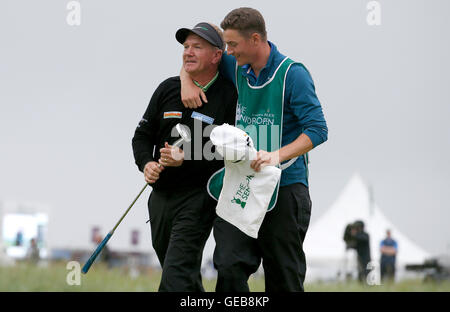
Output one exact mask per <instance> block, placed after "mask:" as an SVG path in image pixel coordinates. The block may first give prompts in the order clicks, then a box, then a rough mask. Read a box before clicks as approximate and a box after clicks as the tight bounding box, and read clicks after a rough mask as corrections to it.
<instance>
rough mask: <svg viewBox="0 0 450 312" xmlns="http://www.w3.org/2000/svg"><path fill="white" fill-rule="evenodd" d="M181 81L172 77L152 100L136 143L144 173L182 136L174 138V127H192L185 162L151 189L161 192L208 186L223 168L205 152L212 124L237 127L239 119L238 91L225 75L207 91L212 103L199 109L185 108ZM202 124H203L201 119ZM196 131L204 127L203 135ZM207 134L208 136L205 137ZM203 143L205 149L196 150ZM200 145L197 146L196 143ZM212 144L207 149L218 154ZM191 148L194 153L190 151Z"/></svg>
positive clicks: (166, 172)
mask: <svg viewBox="0 0 450 312" xmlns="http://www.w3.org/2000/svg"><path fill="white" fill-rule="evenodd" d="M180 88H181V82H180V78H179V77H172V78H169V79H167V80H165V81H164V82H162V83H161V84H160V85H159V87H158V88H157V89H156V91H155V92H154V93H153V96H152V98H151V100H150V103H149V105H148V107H147V110H146V111H145V114H144V116H143V117H142V119H141V121H140V122H139V125H138V127H137V128H136V131H135V133H134V137H133V140H132V145H133V153H134V158H135V162H136V165H137V166H138V168H139V170H140V171H143V170H144V167H145V165H146V164H147V163H148V162H149V161H158V160H159V158H160V152H159V150H160V149H161V148H162V147H164V143H165V142H168V143H169V144H170V145H172V144H173V143H174V142H175V141H176V140H178V139H179V136H177V137H173V136H172V135H171V134H172V133H173V131H175V130H173V128H174V127H175V125H176V124H178V123H181V124H184V125H186V126H188V127H189V129H190V132H191V139H192V140H191V143H190V144H191V145H190V148H188V149H186V148H185V149H184V151H185V160H184V161H183V164H182V165H181V166H180V167H166V168H164V170H163V171H162V172H161V174H160V176H159V179H158V180H157V181H156V182H155V183H154V184H151V186H152V187H153V188H154V189H155V190H157V189H169V188H172V189H176V188H186V187H196V186H206V183H207V182H208V179H209V178H210V176H211V175H212V174H213V173H214V172H215V171H217V170H219V169H220V168H221V167H223V160H218V159H217V153H215V155H216V157H215V158H214V160H208V159H206V158H205V155H204V153H202V151H203V148H204V147H205V144H207V142H208V141H210V140H209V134H210V131H206V132H205V128H206V127H208V126H209V127H208V129H211V128H212V127H211V126H210V124H212V125H221V124H223V123H228V124H230V125H234V122H235V117H236V103H237V92H236V88H235V86H234V85H233V84H232V83H231V82H230V81H228V80H227V79H225V78H224V77H223V76H222V75H221V74H219V76H218V77H217V80H216V81H215V82H214V83H213V84H212V85H211V86H210V87H209V89H208V90H207V91H206V93H205V94H206V97H207V98H208V103H203V104H202V106H201V107H199V108H197V109H189V108H185V107H184V106H183V103H182V102H181V94H180ZM199 119H200V120H201V121H200V120H199ZM194 128H196V129H199V128H201V134H200V133H199V132H198V131H196V132H194ZM204 133H205V134H206V135H204ZM199 140H201V150H200V149H198V148H197V149H195V148H194V146H199ZM195 142H197V144H196V143H195ZM210 146H212V144H211V142H209V143H208V146H207V148H206V149H208V150H212V151H213V152H214V147H210ZM189 149H190V153H188V152H189Z"/></svg>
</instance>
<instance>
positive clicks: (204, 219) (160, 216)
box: [148, 187, 216, 291]
mask: <svg viewBox="0 0 450 312" xmlns="http://www.w3.org/2000/svg"><path fill="white" fill-rule="evenodd" d="M215 207H216V201H214V200H213V199H212V198H211V197H210V196H209V195H208V193H207V191H206V188H205V187H198V188H191V189H184V190H176V191H174V190H171V191H162V190H153V191H152V193H151V194H150V198H149V200H148V209H149V215H150V226H151V232H152V244H153V248H154V249H155V251H156V254H157V256H158V259H159V262H160V264H161V267H162V277H161V283H160V285H159V291H204V289H203V285H202V278H201V274H200V268H201V261H202V254H203V248H204V246H205V243H206V240H207V239H208V237H209V234H210V233H211V228H212V225H213V221H214V218H215V216H216V212H215Z"/></svg>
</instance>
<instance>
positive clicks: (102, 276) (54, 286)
mask: <svg viewBox="0 0 450 312" xmlns="http://www.w3.org/2000/svg"><path fill="white" fill-rule="evenodd" d="M70 272H71V271H70V270H68V269H66V264H65V263H56V264H52V265H48V266H45V267H44V266H35V265H31V264H26V263H20V264H17V265H15V266H10V267H0V291H2V292H5V291H18V292H22V291H38V292H41V291H44V292H47V291H55V292H61V291H64V292H71V291H86V292H90V291H100V292H103V291H107V292H109V291H120V292H122V291H123V292H129V291H131V292H152V291H157V289H158V285H159V280H160V277H161V273H160V271H159V270H147V271H145V272H141V274H140V275H139V276H132V275H131V274H130V272H129V271H127V270H126V269H116V268H115V269H110V270H108V269H107V268H106V267H105V266H103V265H101V264H99V263H96V264H95V265H94V266H93V267H92V268H91V270H90V271H89V273H88V274H87V275H81V279H80V285H72V286H71V285H69V284H68V283H67V275H68V273H70ZM72 276H73V275H70V276H69V277H72ZM69 280H73V279H70V278H69ZM215 283H216V281H215V280H204V283H203V284H204V287H205V290H206V291H214V287H215ZM249 285H250V289H251V290H252V291H264V279H263V278H253V277H251V278H250V280H249ZM305 290H306V291H309V292H329V291H333V292H354V291H357V292H361V291H362V292H367V291H388V292H391V291H393V292H405V291H407V292H415V291H423V292H435V291H446V292H449V291H450V282H445V283H423V282H422V281H420V280H410V281H403V282H399V283H395V284H390V285H382V286H361V285H360V284H358V283H356V282H350V283H332V284H330V283H327V284H321V283H315V284H306V285H305Z"/></svg>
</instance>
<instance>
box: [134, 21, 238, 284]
mask: <svg viewBox="0 0 450 312" xmlns="http://www.w3.org/2000/svg"><path fill="white" fill-rule="evenodd" d="M176 39H177V40H178V42H180V43H181V44H183V46H184V52H183V68H184V69H185V71H186V72H187V73H188V74H189V75H190V77H191V79H192V80H193V82H194V83H195V84H196V85H198V86H199V87H200V88H202V90H203V91H204V92H205V93H206V94H207V96H208V103H206V104H205V105H203V106H202V107H200V108H196V109H189V108H185V107H184V105H183V103H182V102H181V95H180V88H181V84H180V79H179V77H172V78H169V79H167V80H165V81H164V82H162V83H161V84H160V85H159V87H158V88H157V89H156V91H155V92H154V94H153V96H152V98H151V100H150V104H149V105H148V107H147V110H146V112H145V114H144V116H143V118H142V119H141V121H140V122H139V125H138V127H137V128H136V131H135V134H134V137H133V152H134V157H135V161H136V164H137V166H138V168H139V170H140V171H142V172H143V173H144V177H145V180H146V182H147V183H149V184H150V185H151V186H152V187H153V191H152V193H151V195H150V198H149V201H148V209H149V215H150V225H151V232H152V243H153V247H154V249H155V251H156V253H157V255H158V259H159V261H160V263H161V266H162V269H163V272H162V277H161V283H160V286H159V291H204V289H203V286H202V280H201V274H200V267H201V260H202V253H203V248H204V245H205V243H206V240H207V239H208V237H209V234H210V232H211V228H212V224H213V221H214V218H215V216H216V214H215V206H216V202H215V201H214V200H213V199H212V198H211V197H210V196H209V195H208V193H207V189H206V184H207V182H208V179H209V177H210V176H211V175H212V173H214V172H215V171H217V170H219V169H220V168H221V167H223V161H221V160H217V157H214V159H212V160H211V156H213V155H214V154H213V151H211V147H210V146H209V148H208V146H206V144H210V143H208V141H209V133H207V132H208V130H209V131H211V130H212V127H211V126H212V125H213V124H214V125H220V124H223V123H228V124H234V119H235V111H236V102H237V94H236V91H235V88H234V86H233V84H232V83H231V82H230V81H228V80H226V79H224V78H223V77H222V76H221V75H220V74H219V72H218V65H219V63H220V60H221V57H222V52H223V49H224V43H223V39H222V34H221V31H220V29H219V28H218V27H217V26H214V25H211V24H209V23H199V24H197V25H196V26H195V27H194V28H192V29H188V28H181V29H179V30H178V31H177V32H176ZM178 123H181V124H184V125H186V126H187V127H188V128H189V129H190V131H191V137H192V141H191V142H190V145H187V144H186V143H185V144H183V150H181V149H178V148H174V147H172V145H171V144H173V142H174V141H176V139H177V138H176V137H173V136H172V133H174V132H173V128H174V127H175V125H176V124H178ZM208 126H210V127H208ZM205 130H206V131H205ZM191 146H192V147H193V148H191ZM198 147H201V148H198ZM203 151H209V152H210V155H204V153H203Z"/></svg>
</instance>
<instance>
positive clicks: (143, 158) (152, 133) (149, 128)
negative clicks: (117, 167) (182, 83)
mask: <svg viewBox="0 0 450 312" xmlns="http://www.w3.org/2000/svg"><path fill="white" fill-rule="evenodd" d="M163 90H164V88H163V84H161V85H159V87H158V88H157V89H156V90H155V92H154V93H153V95H152V98H151V100H150V103H149V105H148V107H147V110H146V111H145V113H144V116H143V117H142V119H141V121H140V122H139V124H138V126H137V128H136V130H135V132H134V137H133V139H132V146H133V154H134V160H135V162H136V165H137V166H138V168H139V170H140V171H144V167H145V165H146V164H147V163H148V162H149V161H155V159H154V158H153V150H154V148H155V146H156V145H157V137H158V129H159V118H158V117H159V111H160V103H161V99H162V97H163Z"/></svg>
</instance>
